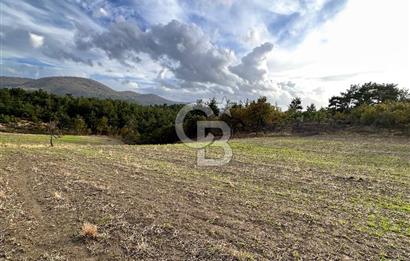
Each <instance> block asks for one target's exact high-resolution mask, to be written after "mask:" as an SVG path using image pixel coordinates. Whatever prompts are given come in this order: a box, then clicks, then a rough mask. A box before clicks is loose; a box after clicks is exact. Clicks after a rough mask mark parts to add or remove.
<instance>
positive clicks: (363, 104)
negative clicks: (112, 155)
mask: <svg viewBox="0 0 410 261" xmlns="http://www.w3.org/2000/svg"><path fill="white" fill-rule="evenodd" d="M197 104H198V105H199V106H201V105H202V106H205V105H207V106H209V107H210V108H211V109H212V110H213V112H214V115H213V116H212V117H211V118H212V119H214V120H215V119H219V120H223V121H225V122H226V123H227V124H228V125H229V126H230V127H231V129H232V132H233V133H234V134H237V133H252V132H275V131H281V130H285V129H290V130H297V129H301V130H303V128H304V126H313V128H315V129H318V128H320V129H321V128H324V129H326V128H329V127H332V126H333V127H334V126H338V127H340V128H343V127H350V126H371V127H373V128H385V129H394V130H399V131H402V132H405V133H409V129H410V97H409V92H408V91H407V90H403V89H400V88H398V87H397V85H395V84H378V83H372V82H369V83H365V84H362V85H351V86H350V88H349V89H348V90H346V92H343V93H341V94H340V95H339V96H334V97H332V98H330V100H329V105H328V107H322V108H319V109H318V108H316V106H315V105H314V104H311V105H309V106H307V107H306V108H304V107H303V106H302V100H301V99H300V98H294V99H293V100H292V102H291V103H290V104H289V106H288V108H287V110H286V111H283V110H281V109H280V108H278V107H277V106H275V105H272V104H270V103H269V102H268V100H267V98H266V97H260V98H258V99H257V100H254V101H246V102H229V103H228V105H227V108H219V107H218V106H217V102H216V99H215V98H214V99H212V100H210V101H208V102H204V101H202V100H198V101H197ZM183 106H184V105H183V104H181V105H153V106H142V105H138V104H135V103H130V102H125V101H119V100H111V99H96V98H83V97H73V96H71V95H65V96H56V95H53V94H49V93H47V92H45V91H43V90H38V91H25V90H22V89H1V90H0V123H2V124H6V125H10V124H11V125H12V124H13V123H16V122H19V121H21V120H25V121H29V122H32V123H34V124H38V125H39V126H41V124H42V125H43V126H44V125H47V124H50V123H51V122H53V123H55V125H56V126H57V128H58V130H59V132H61V134H78V135H91V134H92V135H110V136H119V137H121V139H122V140H123V141H124V142H125V143H127V144H164V143H174V142H177V141H178V138H177V135H176V133H175V124H174V122H175V118H176V115H177V113H178V111H179V110H180V109H181V108H182V107H183ZM228 108H229V111H230V113H229V114H225V113H221V112H223V111H226V110H227V109H228ZM205 119H207V117H206V116H205V115H204V114H203V113H202V112H200V111H193V112H191V113H190V114H189V115H188V117H187V118H186V119H185V122H184V128H185V130H186V133H187V135H188V136H190V137H193V138H194V137H195V133H196V122H197V121H200V120H205ZM43 131H46V129H43ZM318 131H319V130H318Z"/></svg>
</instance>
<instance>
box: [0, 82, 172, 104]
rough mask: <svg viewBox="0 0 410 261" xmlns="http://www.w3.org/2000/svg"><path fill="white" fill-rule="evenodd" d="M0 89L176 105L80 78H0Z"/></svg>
mask: <svg viewBox="0 0 410 261" xmlns="http://www.w3.org/2000/svg"><path fill="white" fill-rule="evenodd" d="M0 88H22V89H25V90H39V89H43V90H44V91H47V92H49V93H53V94H56V95H66V94H71V95H73V96H76V97H93V98H100V99H116V100H124V101H130V102H136V103H138V104H141V105H151V104H176V103H177V102H174V101H170V100H167V99H164V98H162V97H160V96H158V95H154V94H141V93H136V92H133V91H115V90H113V89H111V88H110V87H108V86H106V85H104V84H102V83H100V82H97V81H94V80H91V79H86V78H80V77H45V78H40V79H37V80H36V79H29V78H19V77H5V76H1V77H0Z"/></svg>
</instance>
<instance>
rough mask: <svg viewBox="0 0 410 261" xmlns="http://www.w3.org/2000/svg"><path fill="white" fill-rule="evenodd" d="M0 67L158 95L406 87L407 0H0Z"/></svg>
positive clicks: (322, 95) (285, 96) (312, 98)
mask: <svg viewBox="0 0 410 261" xmlns="http://www.w3.org/2000/svg"><path fill="white" fill-rule="evenodd" d="M0 7H1V9H0V12H1V17H0V23H1V33H0V37H1V72H0V74H1V75H6V76H20V77H32V78H39V77H45V76H56V75H57V76H80V77H89V78H92V79H96V80H99V81H101V82H103V83H105V84H107V85H109V86H110V87H112V88H115V89H118V90H133V91H136V92H141V93H154V94H158V95H161V96H163V97H166V98H168V99H173V100H179V101H193V100H196V99H197V98H210V97H213V96H216V97H217V98H220V99H221V98H223V97H227V98H228V99H231V100H243V99H246V98H250V99H254V98H257V97H258V96H262V95H264V96H267V97H268V98H269V99H270V101H271V102H275V103H277V104H278V105H280V106H285V105H286V104H288V103H289V101H290V100H291V99H292V98H293V97H295V96H300V97H302V99H303V100H304V101H305V104H307V103H311V102H314V103H316V104H317V105H326V103H327V99H328V98H329V96H331V95H334V94H337V93H338V92H340V91H341V90H343V89H346V88H348V87H349V85H350V84H352V83H363V82H366V81H379V82H394V83H398V84H399V85H400V86H402V87H409V80H408V77H407V72H408V71H409V47H408V46H409V31H410V28H409V27H410V26H409V18H408V16H409V3H408V1H407V0H395V1H391V0H390V1H389V0H360V1H352V0H350V1H348V0H298V1H297V0H277V1H272V0H271V1H267V0H255V1H241V0H214V1H209V0H179V1H178V0H163V1H160V0H149V1H148V0H145V1H143V0H117V1H113V0H112V1H108V0H89V1H86V0H66V1H53V0H32V1H28V0H26V1H15V0H3V1H2V2H1V3H0Z"/></svg>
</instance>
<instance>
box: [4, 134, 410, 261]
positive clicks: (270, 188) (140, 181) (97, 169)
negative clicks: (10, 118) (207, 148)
mask: <svg viewBox="0 0 410 261" xmlns="http://www.w3.org/2000/svg"><path fill="white" fill-rule="evenodd" d="M48 138H49V137H48V136H45V135H44V136H42V135H16V134H2V133H0V148H1V149H0V173H1V175H0V220H1V222H0V260H3V259H4V260H329V259H330V260H346V261H347V260H409V257H410V255H409V251H408V250H409V249H408V246H409V245H410V222H409V220H410V203H409V195H410V191H409V190H410V189H409V188H410V179H409V175H410V173H409V171H408V170H409V169H410V162H409V155H410V141H409V140H408V139H406V138H394V137H388V136H372V137H369V136H354V135H349V136H314V137H263V138H254V139H240V140H231V142H230V145H231V146H232V149H233V153H234V155H235V156H234V159H233V160H232V161H231V162H230V163H229V164H227V165H225V166H221V167H198V166H196V165H195V162H196V158H195V156H196V152H195V150H193V149H190V148H188V147H186V146H184V145H183V144H173V145H147V146H127V145H121V144H119V145H114V144H116V143H115V142H114V141H111V140H110V139H108V138H105V139H104V138H102V137H101V136H97V137H96V136H92V137H86V136H63V138H61V139H59V140H57V141H56V146H55V147H53V148H50V147H49V146H48ZM87 222H88V223H91V224H94V225H96V226H97V231H96V236H95V237H91V236H88V237H87V236H84V230H82V227H83V224H84V223H87Z"/></svg>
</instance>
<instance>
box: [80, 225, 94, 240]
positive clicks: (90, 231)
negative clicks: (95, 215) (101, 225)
mask: <svg viewBox="0 0 410 261" xmlns="http://www.w3.org/2000/svg"><path fill="white" fill-rule="evenodd" d="M81 232H82V233H81V234H82V235H83V236H84V237H88V238H96V237H97V226H96V225H93V224H91V223H87V222H86V223H84V224H83V227H82V228H81Z"/></svg>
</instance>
